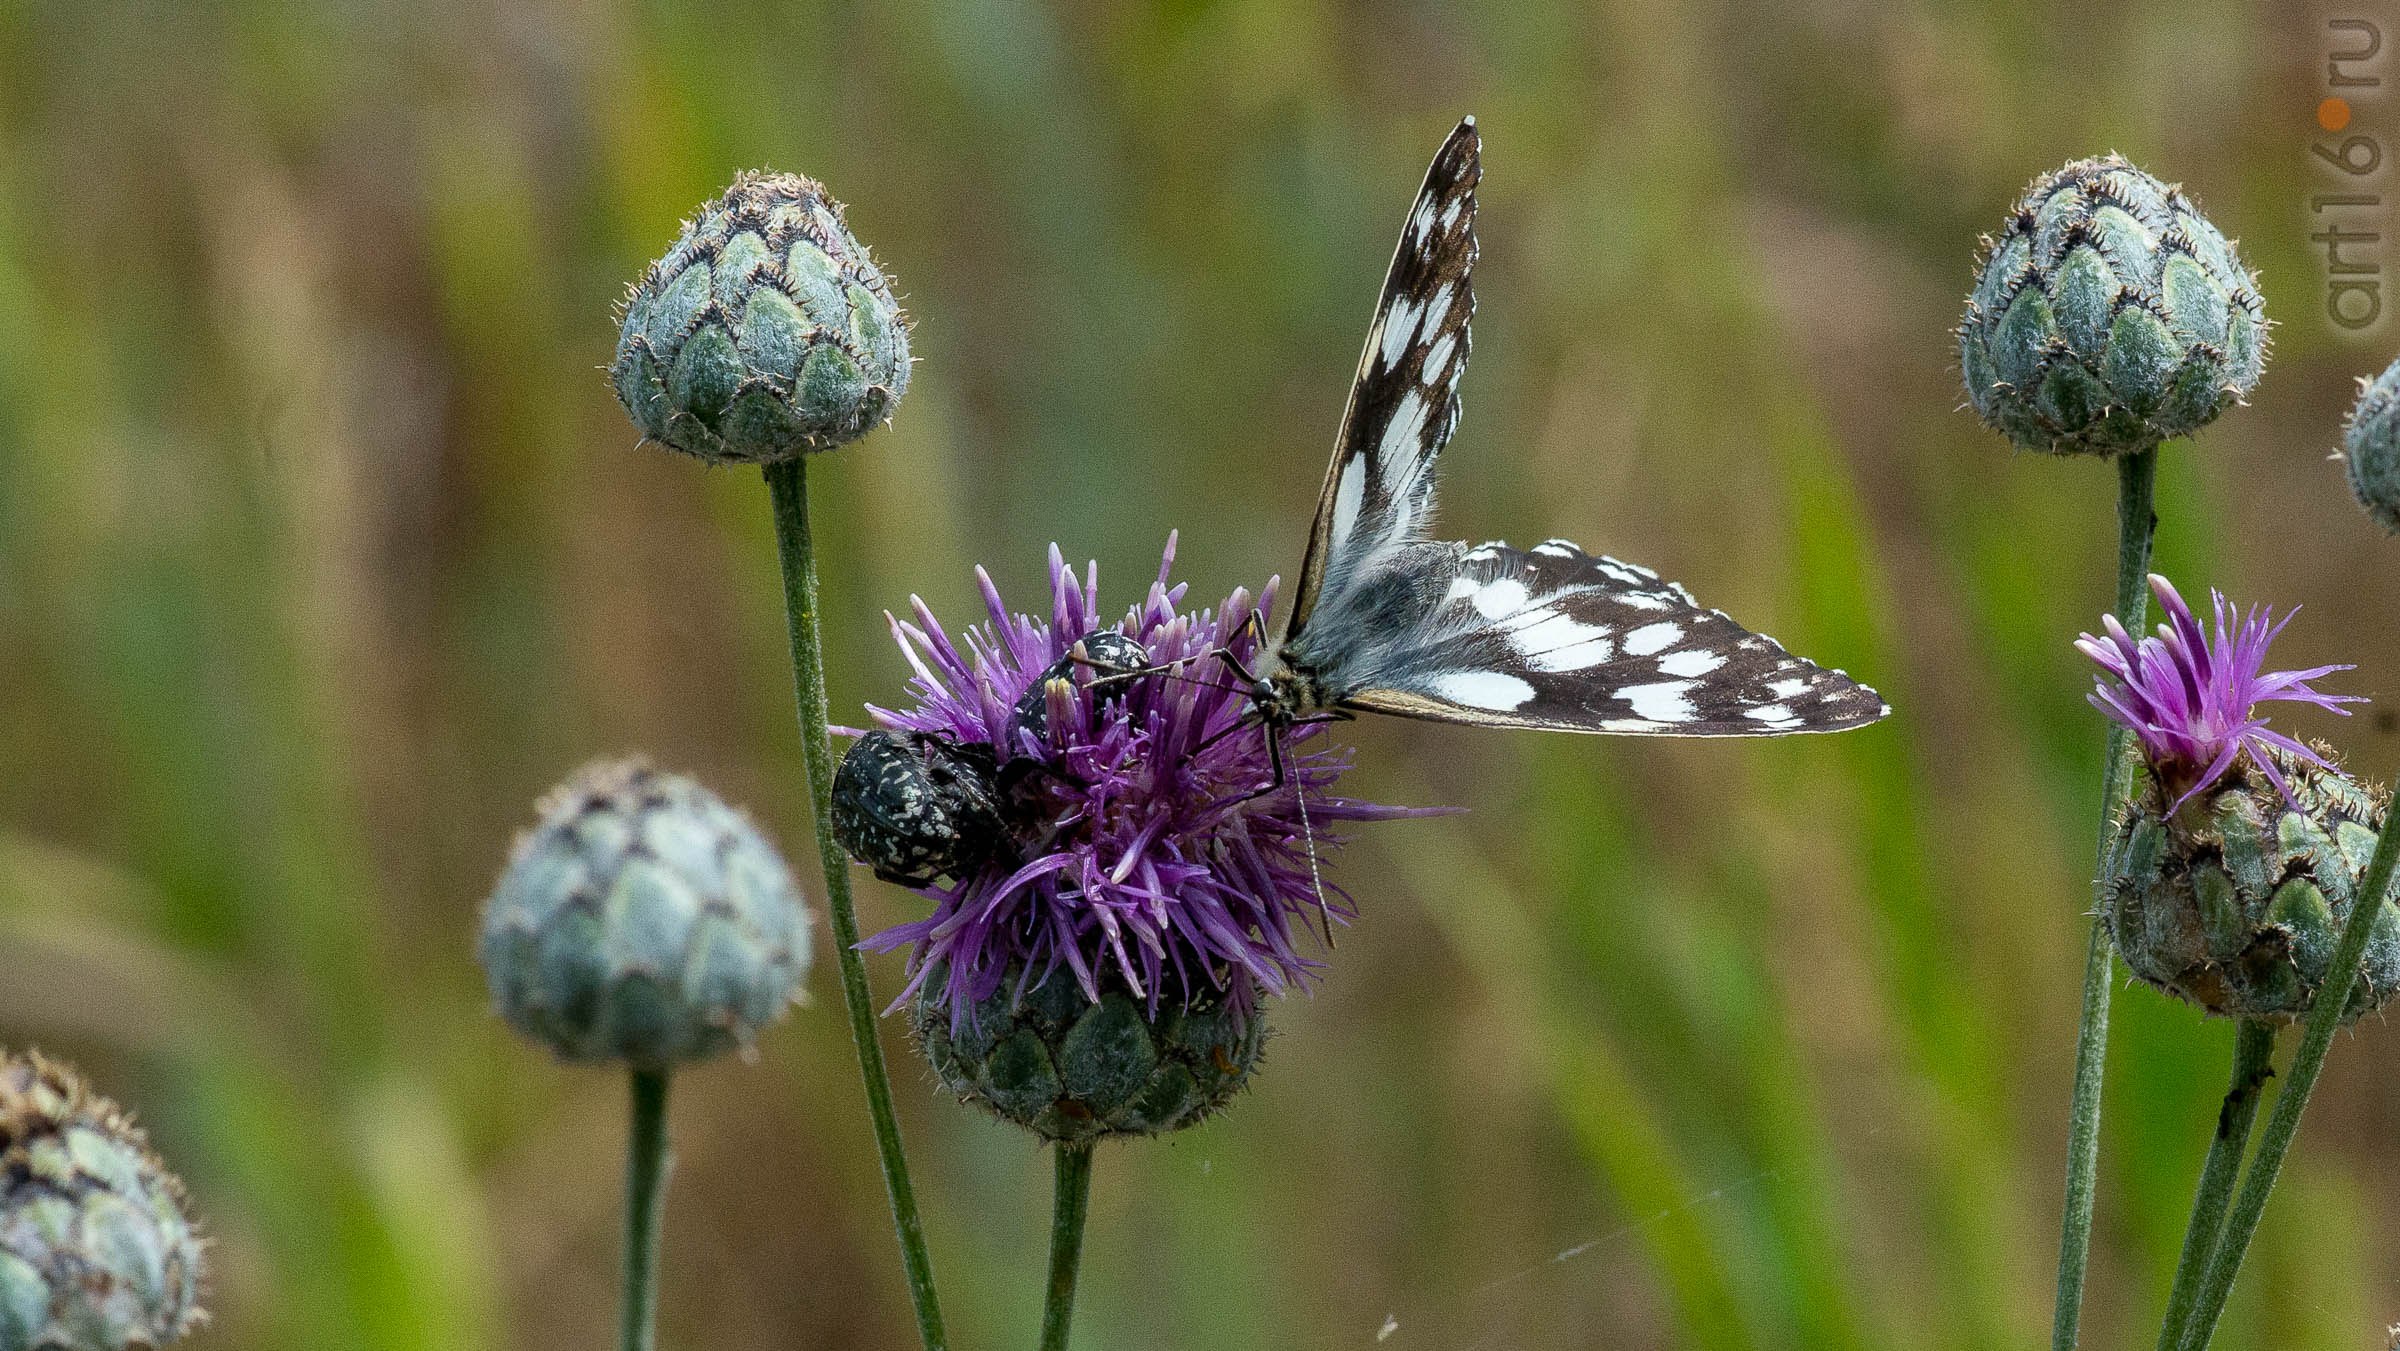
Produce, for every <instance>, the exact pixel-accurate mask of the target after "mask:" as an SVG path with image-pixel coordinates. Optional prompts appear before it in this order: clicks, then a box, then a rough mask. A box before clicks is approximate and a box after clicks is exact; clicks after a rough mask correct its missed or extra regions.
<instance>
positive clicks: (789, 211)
mask: <svg viewBox="0 0 2400 1351" xmlns="http://www.w3.org/2000/svg"><path fill="white" fill-rule="evenodd" d="M609 376H610V378H611V379H612V380H613V381H614V382H615V384H616V388H617V398H618V399H619V400H620V401H622V402H623V403H624V405H625V411H626V412H627V413H629V414H631V415H632V417H633V424H634V425H635V426H636V427H639V428H641V431H642V435H644V436H646V437H648V438H650V439H651V440H653V441H657V442H659V443H661V444H662V445H666V446H670V447H673V448H674V449H676V450H680V451H682V452H684V453H685V454H687V455H697V456H699V457H700V458H701V459H703V460H707V461H709V462H711V463H713V464H772V463H774V462H776V461H779V460H788V459H792V458H793V457H795V456H798V455H800V454H803V453H805V452H808V451H815V450H831V449H833V448H834V447H836V446H840V445H846V444H848V443H849V442H852V441H855V440H857V439H858V438H859V437H861V436H864V435H866V434H867V432H868V431H869V430H870V429H871V428H873V427H874V426H875V424H876V423H878V422H881V421H883V420H884V419H885V418H886V417H888V416H889V415H890V414H891V411H892V409H893V408H894V407H895V406H896V405H898V403H899V402H900V396H901V395H902V394H903V393H905V392H906V391H907V389H908V321H907V319H906V318H905V317H904V316H903V315H902V314H901V313H900V305H899V302H898V301H896V300H894V299H893V298H892V286H891V282H890V281H889V280H887V279H886V278H885V277H884V275H883V273H882V272H881V271H880V270H878V269H877V268H876V266H875V263H874V261H873V260H872V259H870V258H869V257H868V256H867V250H866V246H864V245H862V244H860V243H859V242H858V240H857V239H856V238H855V237H854V236H852V235H851V233H850V230H849V227H847V226H845V225H844V224H843V223H842V206H841V203H839V202H836V201H834V200H833V198H831V197H829V196H827V195H826V192H825V189H824V186H823V185H822V184H819V183H817V182H816V181H815V180H813V179H807V178H802V177H799V176H798V175H796V174H763V173H745V174H743V175H742V176H741V177H739V178H736V179H735V180H734V181H733V186H732V187H730V188H727V189H726V190H725V195H724V196H723V197H722V198H720V199H719V200H717V201H715V202H712V203H710V204H709V205H708V206H707V207H706V208H704V209H702V210H701V212H700V213H699V214H698V215H696V216H694V217H693V218H692V219H691V220H689V221H686V222H684V226H683V234H682V236H681V237H680V238H678V239H677V240H676V241H675V247H673V248H671V249H669V250H667V253H666V256H665V257H663V258H661V259H659V260H658V261H657V262H655V263H652V264H651V265H650V270H649V271H648V272H646V273H644V274H643V275H642V279H641V281H640V282H638V283H636V284H635V286H634V288H633V290H632V292H631V293H630V294H628V295H627V297H626V299H625V317H624V326H623V328H622V329H621V330H620V331H619V333H618V335H617V356H616V361H615V362H614V364H612V365H611V366H610V368H609Z"/></svg>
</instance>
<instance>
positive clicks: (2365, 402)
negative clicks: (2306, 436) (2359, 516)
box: [2342, 361, 2400, 534]
mask: <svg viewBox="0 0 2400 1351" xmlns="http://www.w3.org/2000/svg"><path fill="white" fill-rule="evenodd" d="M2342 465H2343V467H2344V468H2345V469H2346V470H2347V471H2348V473H2349V477H2350V491H2351V493H2352V494H2353V495H2354V496H2356V497H2357V498H2358V505H2359V506H2360V507H2361V508H2363V509H2365V511H2366V513H2367V515H2369V516H2372V517H2374V518H2375V523H2376V524H2378V525H2380V526H2382V527H2383V528H2384V529H2385V530H2388V531H2391V532H2392V533H2394V534H2400V361H2395V362H2393V363H2392V364H2391V365H2389V366H2386V367H2384V369H2383V374H2381V375H2378V376H2376V377H2375V378H2374V379H2373V380H2362V381H2360V382H2359V389H2358V402H2357V403H2356V404H2354V405H2352V406H2351V409H2350V420H2349V421H2348V422H2347V423H2345V424H2344V425H2343V427H2342Z"/></svg>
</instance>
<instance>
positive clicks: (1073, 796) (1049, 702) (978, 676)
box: [866, 537, 1412, 1028]
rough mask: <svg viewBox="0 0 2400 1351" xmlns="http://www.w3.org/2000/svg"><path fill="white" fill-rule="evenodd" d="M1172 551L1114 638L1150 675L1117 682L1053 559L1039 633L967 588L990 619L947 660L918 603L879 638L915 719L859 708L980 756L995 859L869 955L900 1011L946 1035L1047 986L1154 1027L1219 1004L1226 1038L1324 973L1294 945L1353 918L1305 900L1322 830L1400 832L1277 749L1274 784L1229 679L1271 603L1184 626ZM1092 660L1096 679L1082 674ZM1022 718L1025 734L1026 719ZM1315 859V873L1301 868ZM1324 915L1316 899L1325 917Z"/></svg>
mask: <svg viewBox="0 0 2400 1351" xmlns="http://www.w3.org/2000/svg"><path fill="white" fill-rule="evenodd" d="M1174 558H1175V544H1174V540H1173V538H1172V537H1170V538H1169V540H1168V543H1167V550H1166V556H1165V560H1164V561H1163V562H1162V563H1161V565H1160V567H1159V573H1158V578H1157V580H1156V581H1154V582H1153V583H1152V584H1151V586H1150V589H1149V593H1148V595H1147V596H1145V597H1144V598H1143V600H1142V602H1141V603H1140V604H1138V605H1136V606H1134V607H1133V608H1132V609H1131V610H1129V611H1127V612H1126V613H1125V614H1124V615H1123V616H1122V617H1121V618H1119V619H1117V620H1116V621H1115V623H1114V633H1115V635H1118V636H1121V637H1122V638H1123V639H1127V640H1130V641H1131V642H1132V643H1134V644H1137V645H1138V646H1139V647H1140V649H1141V651H1142V652H1143V653H1146V654H1147V657H1148V660H1149V662H1150V663H1151V667H1150V669H1148V670H1143V671H1138V672H1134V673H1128V672H1127V670H1126V667H1127V662H1126V660H1125V657H1126V655H1128V654H1127V653H1126V651H1125V649H1123V646H1122V644H1121V643H1118V642H1117V641H1116V640H1115V639H1114V638H1111V639H1106V640H1102V641H1099V642H1093V643H1087V642H1085V641H1084V640H1085V639H1087V638H1088V637H1090V636H1091V635H1094V634H1096V633H1101V632H1103V631H1104V630H1105V626H1107V625H1108V624H1109V621H1108V619H1107V618H1105V617H1104V615H1103V613H1102V611H1101V607H1100V600H1099V570H1098V567H1097V565H1093V566H1092V567H1091V568H1089V569H1088V570H1087V571H1086V572H1085V573H1084V575H1083V576H1081V577H1078V576H1077V575H1076V573H1075V572H1074V570H1073V569H1071V568H1069V567H1068V566H1067V565H1066V562H1065V560H1064V559H1063V558H1062V557H1061V556H1060V554H1059V552H1058V550H1057V548H1056V547H1055V546H1054V547H1053V548H1052V549H1051V551H1050V606H1049V611H1050V616H1049V619H1048V620H1047V621H1046V622H1045V621H1043V620H1040V619H1036V618H1033V617H1032V616H1030V615H1026V614H1022V613H1013V612H1011V611H1010V610H1009V608H1008V606H1007V604H1006V603H1005V602H1004V601H1003V600H1002V599H1001V597H1000V593H999V591H998V589H997V588H996V587H994V586H993V584H992V581H991V578H990V577H989V576H988V575H986V574H985V573H983V572H982V571H981V570H980V569H978V570H977V573H976V577H977V580H978V582H979V583H980V584H981V586H982V589H983V598H984V604H985V607H986V609H987V610H988V612H989V618H988V620H987V621H986V622H985V623H982V624H978V625H975V626H974V627H971V628H969V629H966V630H964V631H963V632H962V633H961V634H960V636H959V638H958V640H956V641H954V640H953V639H952V637H951V635H950V634H949V633H948V632H946V631H945V630H944V629H943V627H942V625H941V623H940V622H939V621H938V620H936V619H935V618H934V616H933V613H932V612H931V611H930V610H929V609H928V608H927V607H926V606H925V604H924V602H922V601H914V600H912V605H913V612H914V617H913V620H901V619H898V618H894V619H893V620H892V629H893V633H894V636H895V638H896V639H897V640H898V642H899V644H900V647H901V650H902V652H903V653H904V654H905V655H906V657H907V659H908V662H909V664H910V666H911V667H912V668H913V669H914V670H915V672H916V678H915V679H914V680H913V681H911V682H910V685H909V690H910V693H911V694H912V695H913V696H914V697H915V699H916V701H917V702H916V705H915V706H914V707H912V708H907V709H901V710H891V709H882V708H873V707H870V710H869V711H870V712H871V713H872V714H873V715H874V717H875V718H876V720H877V721H878V722H880V723H881V724H883V725H884V726H885V727H886V728H889V729H893V730H895V731H899V732H903V733H914V734H919V735H921V736H927V737H933V738H938V739H939V740H940V741H942V742H944V743H946V744H948V745H952V746H958V747H964V748H969V749H974V748H981V750H980V751H979V754H983V755H986V756H988V758H989V760H990V762H991V763H993V764H995V765H996V766H997V767H998V768H997V780H998V784H999V788H1000V792H1001V796H1002V799H1003V803H1002V808H1001V810H1002V814H1003V816H1004V817H1005V818H1006V820H1007V824H1008V835H1009V838H1008V840H1007V841H1006V843H1005V846H1004V847H1001V848H998V849H996V850H994V851H993V852H992V853H991V854H990V856H989V858H988V861H986V862H983V863H981V864H980V865H979V866H976V867H974V868H971V869H969V870H967V871H968V875H966V876H964V877H954V878H951V879H949V881H948V883H947V885H929V886H926V887H923V888H920V893H921V894H923V895H926V896H929V897H931V898H932V900H933V902H934V909H933V913H932V914H930V915H929V916H927V917H926V918H925V919H923V920H920V921H918V922H916V923H913V924H902V925H899V926H897V927H894V928H891V929H887V930H885V931H883V932H882V933H879V934H876V935H874V936H873V937H871V938H869V939H868V940H867V941H866V946H867V947H869V948H871V949H875V950H879V951H880V950H889V949H893V948H898V947H902V946H912V947H913V951H912V952H911V954H910V958H909V971H910V976H911V980H910V983H909V986H908V988H907V989H906V990H904V991H903V992H902V995H901V1000H902V1001H906V1000H908V999H909V998H911V997H913V996H916V995H918V994H919V993H920V991H922V993H923V994H924V995H926V996H927V997H928V998H931V999H934V1000H938V1001H939V1002H941V1003H942V1004H944V1005H945V1006H946V1007H947V1009H948V1011H949V1014H950V1021H951V1022H952V1024H953V1025H954V1026H957V1027H960V1028H964V1027H965V1026H966V1025H968V1024H969V1023H971V1022H972V1021H974V1010H975V1007H976V1005H977V1004H978V1003H979V1002H981V1001H984V1000H987V999H989V998H991V997H993V996H994V995H995V994H996V993H1000V992H1001V987H1002V984H1003V981H1004V980H1007V981H1009V982H1011V984H1012V986H1014V987H1015V988H1012V990H1011V991H1009V992H1007V997H1009V998H1014V997H1016V996H1017V995H1018V994H1021V993H1023V992H1024V991H1026V990H1032V989H1038V988H1040V987H1042V986H1043V985H1044V984H1045V983H1046V982H1049V981H1052V980H1071V981H1072V982H1073V983H1074V984H1075V985H1076V986H1078V987H1080V992H1081V995H1082V998H1083V1001H1084V1002H1086V1003H1092V1004H1097V1003H1099V1002H1100V1001H1101V999H1102V996H1103V994H1104V993H1106V992H1111V991H1114V992H1120V993H1122V994H1124V995H1127V996H1130V997H1131V998H1132V999H1133V1000H1135V1001H1136V1002H1137V1003H1139V1004H1140V1005H1141V1006H1142V1007H1144V1008H1145V1009H1147V1010H1148V1011H1149V1013H1150V1014H1152V1015H1158V1014H1159V1013H1160V1012H1161V1010H1162V1008H1163V1009H1165V1010H1169V1011H1172V1010H1177V1009H1182V1008H1185V1007H1190V1006H1197V1005H1201V1004H1210V1005H1215V1004H1223V1005H1226V1006H1227V1007H1229V1008H1230V1009H1231V1010H1232V1011H1233V1012H1234V1013H1235V1015H1236V1016H1237V1017H1239V1016H1244V1015H1246V1014H1247V1012H1248V1011H1249V1008H1250V1006H1251V1004H1252V1002H1253V1001H1254V1000H1255V998H1256V993H1257V991H1259V990H1261V989H1263V990H1266V991H1272V992H1282V991H1285V990H1288V989H1290V988H1291V987H1293V986H1294V985H1296V984H1299V983H1302V982H1304V981H1306V980H1307V979H1309V978H1310V977H1311V975H1312V974H1313V973H1314V972H1315V970H1316V969H1317V967H1318V965H1319V963H1317V962H1316V961H1315V960H1314V959H1313V958H1311V957H1309V956H1307V955H1305V954H1304V953H1303V951H1302V946H1301V945H1302V942H1303V941H1304V940H1302V939H1300V938H1299V937H1298V936H1297V935H1295V933H1294V930H1295V928H1298V929H1301V930H1306V929H1307V928H1309V926H1310V925H1311V924H1313V923H1315V922H1316V921H1317V920H1318V918H1319V915H1318V911H1319V906H1320V905H1323V906H1324V907H1325V914H1324V916H1323V918H1324V920H1325V921H1326V922H1328V923H1331V922H1347V920H1348V919H1349V918H1350V917H1351V916H1352V915H1353V914H1354V911H1353V909H1352V907H1351V906H1350V903H1349V900H1348V898H1347V897H1346V896H1345V895H1344V894H1343V893H1342V892H1341V891H1340V890H1339V889H1338V888H1336V887H1335V886H1334V885H1333V884H1332V883H1330V882H1326V883H1324V884H1323V888H1322V891H1321V892H1320V890H1319V886H1318V877H1319V869H1318V868H1317V866H1315V864H1316V861H1317V860H1321V859H1322V857H1323V856H1324V855H1325V854H1326V853H1327V851H1329V850H1330V849H1331V848H1333V847H1334V846H1335V845H1337V844H1338V843H1340V836H1338V835H1337V834H1334V833H1331V828H1333V827H1335V824H1336V823H1339V822H1344V821H1363V820H1377V819H1383V818H1388V817H1394V816H1404V815H1410V814H1412V813H1411V812H1410V811H1409V810H1408V809H1403V808H1393V807H1381V806H1376V805H1373V804H1369V803H1365V802H1358V801H1354V800H1351V799H1348V798H1343V797H1337V796H1335V795H1333V794H1332V793H1331V792H1330V791H1329V790H1330V788H1331V787H1332V785H1333V783H1334V781H1335V780H1336V779H1337V778H1339V777H1340V775H1341V773H1342V771H1343V770H1344V769H1346V768H1347V767H1348V765H1349V757H1348V755H1347V753H1346V752H1342V751H1337V750H1333V749H1329V748H1326V747H1324V746H1322V745H1312V744H1311V743H1310V736H1311V733H1312V732H1313V731H1314V729H1311V728H1300V729H1290V730H1286V731H1284V732H1282V733H1281V734H1280V735H1281V737H1282V744H1281V745H1280V746H1279V747H1278V750H1279V751H1280V752H1281V758H1282V760H1283V762H1284V764H1285V766H1286V769H1287V772H1286V774H1285V776H1284V780H1283V782H1282V783H1281V784H1280V785H1279V786H1276V787H1274V788H1273V789H1272V791H1262V790H1265V789H1268V787H1269V785H1270V784H1274V783H1275V782H1276V777H1275V769H1274V764H1273V761H1272V758H1271V757H1270V753H1269V750H1268V746H1267V741H1266V738H1267V736H1268V733H1267V732H1266V731H1264V730H1262V729H1261V728H1259V727H1258V726H1256V725H1244V724H1245V720H1246V719H1247V718H1248V715H1249V714H1250V712H1251V708H1252V703H1251V697H1250V693H1249V691H1248V689H1247V687H1246V684H1245V682H1242V681H1240V680H1239V679H1238V678H1237V677H1236V676H1235V674H1234V672H1233V668H1232V666H1231V665H1229V664H1228V662H1227V660H1226V658H1228V657H1230V659H1231V661H1233V662H1239V663H1242V664H1244V665H1250V664H1252V663H1254V662H1255V661H1256V660H1257V659H1258V658H1259V656H1260V655H1261V653H1260V647H1261V642H1260V635H1261V634H1262V633H1263V632H1264V631H1265V624H1264V618H1265V615H1266V612H1267V610H1268V609H1269V608H1270V607H1271V605H1272V597H1273V591H1274V586H1273V583H1269V585H1268V588H1267V592H1266V594H1265V595H1263V596H1261V597H1260V598H1258V599H1256V600H1253V599H1252V597H1251V596H1250V594H1249V593H1248V592H1247V591H1243V590H1237V591H1235V592H1234V593H1233V594H1232V595H1231V596H1230V597H1228V598H1227V599H1226V601H1225V602H1224V604H1223V605H1221V606H1219V607H1217V608H1216V609H1214V610H1207V609H1203V610H1198V611H1186V610H1184V609H1183V608H1182V605H1183V602H1184V598H1185V594H1186V587H1185V585H1184V584H1182V583H1170V582H1169V580H1168V575H1169V571H1170V569H1171V568H1172V566H1173V564H1174ZM1102 651H1104V652H1105V653H1106V654H1107V655H1106V657H1105V659H1104V658H1103V657H1102V656H1101V655H1096V653H1098V652H1102ZM1037 697H1038V699H1039V709H1040V713H1041V716H1039V717H1029V716H1027V714H1028V711H1029V710H1031V709H1032V708H1033V707H1034V706H1035V705H1034V700H1035V699H1036V698H1037ZM1312 849H1313V851H1314V859H1312V853H1311V851H1312ZM1321 898H1322V899H1321Z"/></svg>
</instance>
